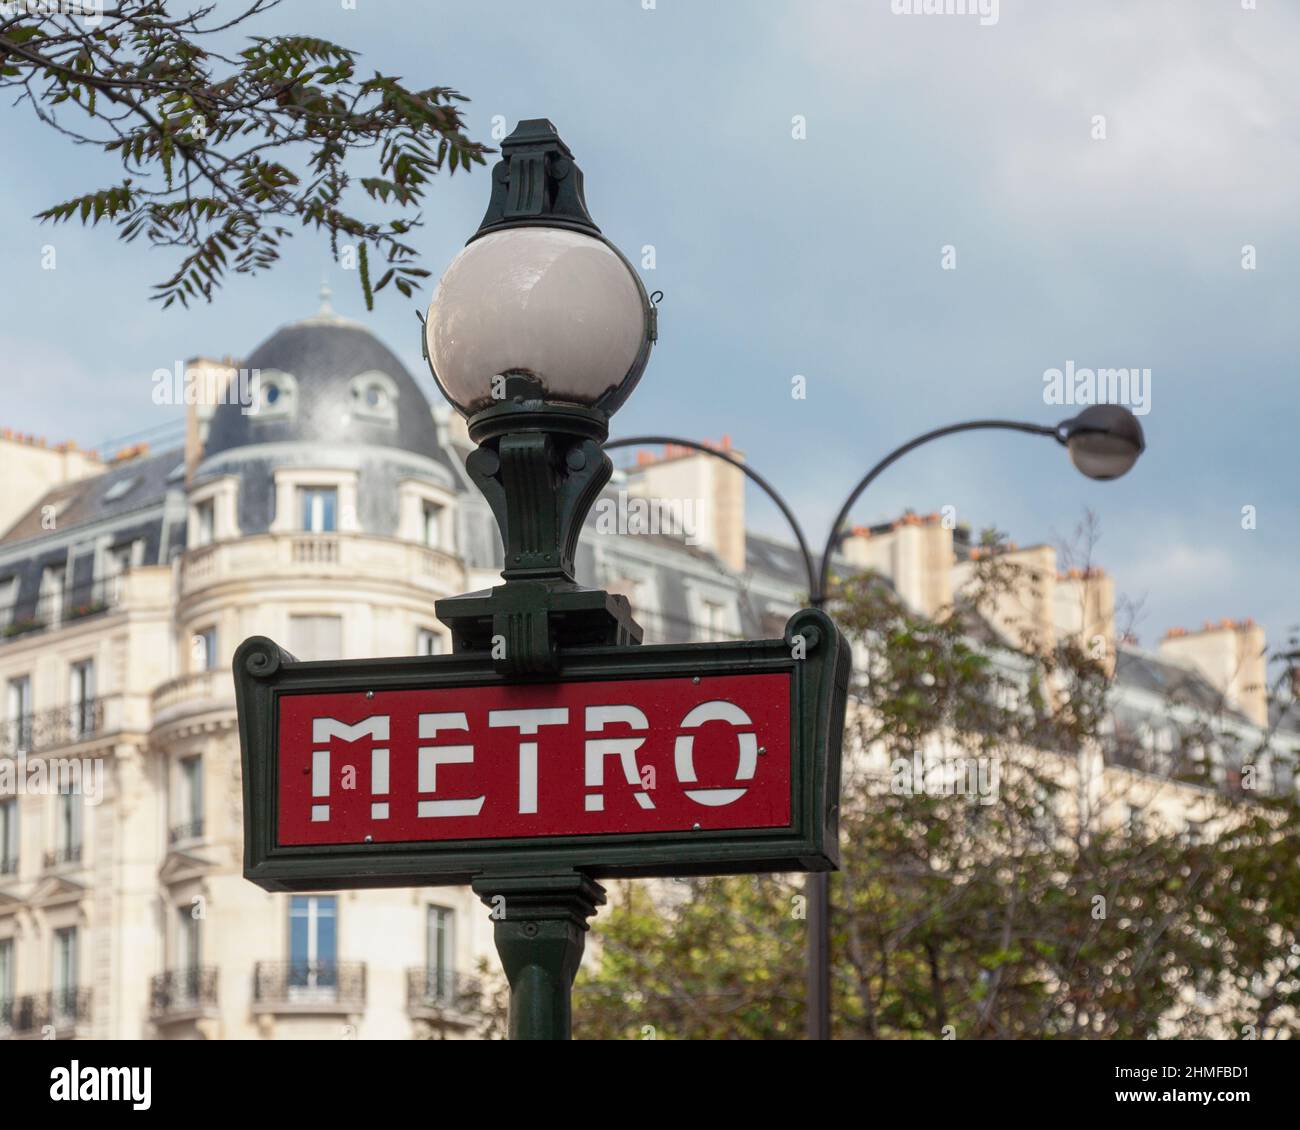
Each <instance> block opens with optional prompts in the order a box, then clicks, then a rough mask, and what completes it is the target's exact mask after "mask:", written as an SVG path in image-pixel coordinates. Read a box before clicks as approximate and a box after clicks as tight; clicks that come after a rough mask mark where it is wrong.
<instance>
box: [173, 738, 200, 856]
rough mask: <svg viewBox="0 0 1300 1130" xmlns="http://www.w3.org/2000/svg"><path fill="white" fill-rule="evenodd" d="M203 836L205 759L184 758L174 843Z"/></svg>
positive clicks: (177, 791) (177, 796) (178, 781)
mask: <svg viewBox="0 0 1300 1130" xmlns="http://www.w3.org/2000/svg"><path fill="white" fill-rule="evenodd" d="M202 835H203V758H201V757H186V758H182V759H181V762H180V765H179V771H178V773H177V778H176V824H175V825H174V826H173V828H172V836H171V839H172V842H173V843H175V842H177V841H178V840H192V839H199V838H200V837H202Z"/></svg>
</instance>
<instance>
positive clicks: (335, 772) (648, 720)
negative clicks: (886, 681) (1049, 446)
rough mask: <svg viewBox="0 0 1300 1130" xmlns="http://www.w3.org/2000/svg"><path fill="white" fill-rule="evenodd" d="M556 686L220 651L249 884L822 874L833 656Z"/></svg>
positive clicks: (601, 651) (629, 674)
mask: <svg viewBox="0 0 1300 1130" xmlns="http://www.w3.org/2000/svg"><path fill="white" fill-rule="evenodd" d="M564 655H565V662H564V665H563V668H562V670H561V672H560V675H559V677H558V678H557V679H554V680H551V681H548V682H536V681H531V682H529V681H511V680H509V679H507V678H505V677H503V676H501V675H499V674H497V673H496V672H495V671H494V670H493V669H492V666H491V664H490V662H487V661H485V659H484V657H482V656H480V655H470V654H463V655H450V656H420V657H412V658H406V659H384V660H355V661H345V662H324V663H299V662H297V661H295V660H293V659H292V657H291V656H288V655H287V654H286V653H284V652H283V651H281V650H280V649H279V648H278V647H277V646H276V645H275V644H274V643H272V642H271V641H270V640H267V639H265V638H262V637H254V638H253V639H250V640H248V641H246V642H245V643H244V644H243V645H242V646H241V647H240V649H239V651H238V652H237V654H236V656H235V680H236V693H237V697H238V701H239V716H240V738H241V743H242V746H243V768H244V794H245V796H244V800H245V813H246V819H245V874H246V876H247V877H248V878H249V879H251V880H253V881H254V882H256V883H258V884H259V885H261V886H263V887H265V888H266V889H268V890H305V889H323V888H329V887H365V886H392V885H401V886H407V885H410V886H414V885H428V884H439V883H466V882H469V881H471V880H472V879H473V878H474V877H475V876H478V875H481V874H484V873H501V872H505V871H515V872H517V871H519V870H536V869H538V868H542V867H544V868H546V869H549V870H554V869H555V868H556V867H559V868H561V869H570V868H572V869H577V870H580V871H583V872H585V873H587V874H588V875H590V876H592V877H593V878H600V877H603V876H609V875H654V874H663V875H684V874H707V873H723V872H734V871H758V870H791V871H794V870H826V869H830V868H833V867H834V866H835V864H836V860H837V844H836V830H837V822H838V811H837V807H836V801H835V798H837V797H838V795H839V753H840V740H841V731H842V724H843V714H844V696H845V691H846V686H847V677H848V660H847V646H846V645H845V643H844V640H843V637H842V636H841V635H840V634H839V632H838V631H837V630H836V629H835V627H834V626H833V625H832V623H831V621H830V620H829V619H828V618H827V617H826V616H825V615H824V614H822V613H820V612H815V611H805V612H801V613H799V614H797V615H796V616H795V617H794V618H793V619H792V620H791V622H790V625H789V626H788V628H787V631H786V636H785V638H783V639H780V640H764V641H758V642H747V643H727V644H694V645H668V646H653V647H621V648H609V647H600V648H594V647H593V648H581V649H569V650H567V651H566V652H565V653H564Z"/></svg>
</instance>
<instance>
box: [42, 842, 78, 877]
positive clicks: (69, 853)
mask: <svg viewBox="0 0 1300 1130" xmlns="http://www.w3.org/2000/svg"><path fill="white" fill-rule="evenodd" d="M80 862H81V845H80V844H68V845H66V846H64V847H60V848H55V849H54V850H53V851H47V852H46V853H45V870H46V871H51V870H53V869H54V868H56V867H68V866H71V865H72V864H74V863H80Z"/></svg>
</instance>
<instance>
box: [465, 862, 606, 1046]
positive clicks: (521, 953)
mask: <svg viewBox="0 0 1300 1130" xmlns="http://www.w3.org/2000/svg"><path fill="white" fill-rule="evenodd" d="M473 889H474V893H475V894H476V895H478V896H479V898H481V899H482V900H483V902H484V903H485V904H486V905H487V906H488V908H489V909H490V911H491V914H492V917H493V920H494V933H495V941H496V947H497V953H498V954H499V955H500V957H501V965H502V967H503V968H504V969H505V973H506V979H507V980H508V981H509V982H510V1039H512V1040H567V1039H569V1038H570V1037H571V1035H572V1026H573V1012H572V1005H571V991H572V988H573V979H574V977H575V976H576V975H577V973H578V964H579V962H581V960H582V951H583V948H584V947H585V945H586V940H587V919H588V918H590V917H591V916H592V915H593V914H595V913H596V907H598V906H602V905H603V904H604V902H605V889H604V888H603V887H602V886H601V885H600V884H599V883H597V882H595V881H594V880H593V879H591V878H589V877H588V876H586V875H584V874H582V873H581V872H578V871H570V872H569V873H568V874H558V875H496V876H494V875H484V876H481V877H480V878H478V879H475V880H474V883H473Z"/></svg>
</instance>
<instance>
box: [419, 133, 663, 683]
mask: <svg viewBox="0 0 1300 1130" xmlns="http://www.w3.org/2000/svg"><path fill="white" fill-rule="evenodd" d="M655 337H656V318H655V308H654V305H653V304H652V303H651V301H650V298H649V296H648V295H647V294H646V290H645V287H644V286H643V285H642V284H641V280H640V279H639V278H638V277H637V274H636V272H635V271H634V270H633V269H632V266H631V264H630V263H629V262H628V261H627V259H626V258H624V256H623V255H622V254H621V253H620V252H619V250H618V249H617V248H616V247H614V245H613V244H611V243H610V242H609V241H608V240H607V239H606V238H605V237H604V236H603V235H602V234H601V231H600V229H599V228H598V227H597V226H596V224H595V222H594V221H593V220H592V218H591V216H590V215H589V214H588V212H587V204H586V199H585V197H584V195H583V186H582V171H581V170H580V169H579V168H578V166H577V165H576V164H575V163H574V161H573V154H572V153H571V152H570V151H569V147H568V146H567V145H565V144H564V142H563V141H562V140H561V139H560V137H559V135H558V134H557V133H556V132H555V127H554V126H553V125H552V124H551V123H550V122H549V121H547V120H546V119H544V118H537V119H531V120H528V121H523V122H520V123H519V126H518V127H517V128H516V129H515V131H514V133H512V134H511V135H510V136H509V137H508V138H506V139H505V141H504V142H503V143H502V145H501V160H500V161H499V162H498V163H497V165H496V167H495V168H494V169H493V170H492V197H491V200H490V202H489V204H488V210H487V214H486V215H485V216H484V217H483V222H482V223H481V224H480V225H479V229H478V231H477V232H475V233H474V236H473V237H472V238H471V239H470V240H469V242H468V243H467V244H466V245H465V248H464V250H462V251H461V252H460V254H459V255H457V256H456V258H455V259H454V260H453V261H452V263H451V265H450V266H449V267H448V268H447V270H446V271H445V272H444V274H443V276H442V278H441V279H440V280H439V282H438V287H437V289H436V291H435V292H434V295H433V300H432V301H431V302H430V304H429V313H428V317H427V318H426V320H425V325H424V346H425V354H426V356H427V357H428V360H429V367H430V369H431V370H432V372H433V377H434V380H435V381H436V382H437V384H438V387H439V388H440V389H441V390H442V393H443V395H444V396H446V397H447V399H448V400H449V401H450V402H451V404H452V405H453V406H454V407H455V408H456V409H457V411H459V412H460V413H462V414H463V415H464V416H466V417H467V419H468V427H469V434H470V438H472V439H473V440H474V442H475V443H477V444H478V445H479V446H478V448H477V450H475V451H474V452H472V453H471V455H470V456H469V459H468V460H467V461H466V469H467V470H468V471H469V473H470V475H471V477H472V478H473V479H474V481H475V483H476V484H477V485H478V487H479V489H480V490H482V491H483V494H484V496H485V497H486V498H487V500H488V503H489V504H490V505H491V507H492V511H493V514H494V515H495V516H496V519H497V524H498V526H499V527H500V529H501V539H502V542H503V544H504V548H505V561H504V568H503V569H502V571H501V575H502V577H503V578H504V580H505V582H506V583H505V584H504V585H502V586H498V587H497V588H495V589H492V590H491V591H490V592H483V593H472V594H470V595H468V596H463V597H455V598H451V599H448V600H442V601H439V602H438V605H437V611H438V616H439V618H440V619H442V620H443V622H444V623H446V624H447V625H448V626H449V627H451V629H452V638H453V646H454V648H455V649H456V650H457V651H480V650H491V651H492V653H493V656H494V658H495V659H496V661H497V666H498V668H499V669H500V670H502V671H504V672H507V673H510V674H515V675H518V674H538V675H547V674H551V673H553V672H554V671H555V670H556V669H557V666H558V664H559V651H560V649H561V648H563V647H566V646H579V645H585V644H598V643H635V642H639V641H640V639H641V629H640V628H639V627H638V626H637V625H636V624H635V622H633V620H632V617H631V610H630V607H629V605H628V602H627V600H626V598H624V597H621V596H612V595H611V594H609V593H605V592H599V591H592V590H587V589H583V588H581V587H580V586H579V585H577V583H576V582H575V580H574V555H575V553H576V550H577V543H578V535H579V533H580V531H581V529H582V523H583V520H584V519H585V517H586V515H587V511H588V510H589V509H590V507H591V505H592V503H593V502H594V501H595V499H596V497H597V495H598V494H599V493H600V490H601V488H602V487H603V486H604V485H605V483H606V482H608V481H609V476H610V473H611V471H612V470H613V465H612V464H611V463H610V460H609V456H607V455H606V454H605V452H604V450H603V449H602V447H601V444H602V443H603V442H604V441H605V439H606V438H608V435H609V417H610V416H611V415H612V414H613V413H614V411H616V410H617V409H618V407H619V406H620V405H621V404H622V403H623V401H624V400H626V399H627V397H628V395H629V394H630V393H631V391H632V389H633V388H634V387H635V385H636V382H637V381H638V380H639V379H640V377H641V373H642V372H643V371H644V369H645V367H646V362H647V361H648V360H649V357H650V349H651V347H652V346H653V344H654V340H655Z"/></svg>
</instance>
